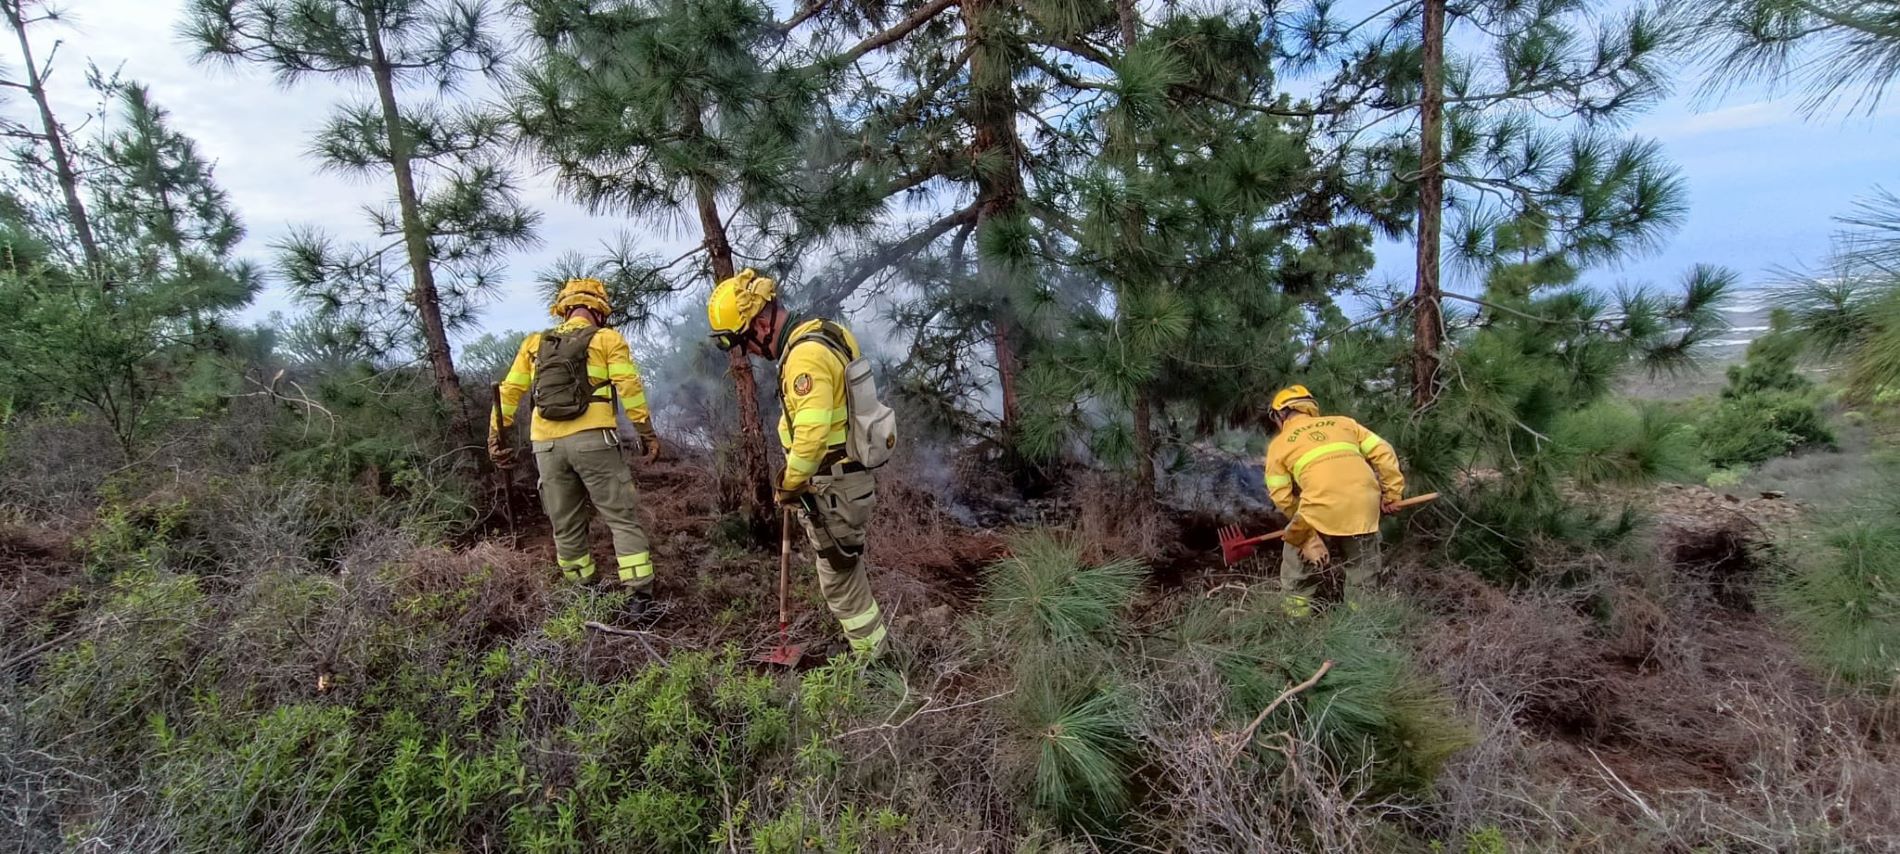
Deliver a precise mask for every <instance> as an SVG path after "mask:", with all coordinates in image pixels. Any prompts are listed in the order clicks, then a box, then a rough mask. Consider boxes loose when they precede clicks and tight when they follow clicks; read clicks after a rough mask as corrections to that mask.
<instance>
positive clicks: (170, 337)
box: [0, 77, 259, 459]
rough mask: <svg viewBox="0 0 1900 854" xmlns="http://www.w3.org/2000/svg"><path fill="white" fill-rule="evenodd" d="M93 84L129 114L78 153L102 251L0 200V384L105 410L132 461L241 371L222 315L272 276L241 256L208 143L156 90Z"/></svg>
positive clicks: (17, 394)
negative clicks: (227, 358) (225, 367)
mask: <svg viewBox="0 0 1900 854" xmlns="http://www.w3.org/2000/svg"><path fill="white" fill-rule="evenodd" d="M94 83H95V85H97V86H99V87H100V88H101V91H102V92H103V93H104V94H107V95H109V96H113V97H114V99H115V103H116V105H117V107H118V110H117V111H116V112H115V113H113V114H109V115H108V116H106V117H105V118H104V121H105V125H104V130H103V131H102V132H101V134H100V136H99V137H98V140H97V143H96V144H95V145H92V146H90V147H86V146H81V147H76V148H69V149H68V152H69V156H71V157H72V158H73V162H74V163H76V164H83V167H84V169H85V171H86V174H87V175H88V180H87V182H86V184H85V185H84V186H85V188H86V190H87V191H88V197H87V198H85V199H82V202H84V206H85V207H86V208H88V209H90V210H92V211H96V212H98V217H97V218H96V219H95V220H93V221H92V224H91V226H90V227H91V228H93V229H95V232H94V233H95V235H96V239H97V241H98V242H97V243H96V245H95V248H96V249H97V251H98V253H99V254H98V257H99V259H100V260H99V261H98V263H87V262H85V261H84V260H83V259H84V257H85V256H84V253H83V251H81V250H79V249H78V247H77V246H76V245H75V244H77V241H78V237H77V234H76V232H75V230H74V229H72V228H70V227H69V226H68V224H67V223H65V222H61V221H51V220H49V218H47V217H44V216H35V215H33V214H32V213H31V212H30V206H29V205H26V204H24V203H22V201H21V200H20V199H19V198H17V197H14V196H8V197H7V198H6V199H5V203H4V204H0V242H3V243H4V247H3V249H4V251H0V257H3V258H4V260H3V261H0V361H4V363H5V364H4V366H3V367H0V386H4V387H5V388H7V389H8V392H9V395H10V396H11V397H12V401H13V403H15V404H17V405H23V406H25V407H28V408H31V407H39V408H44V409H54V410H57V409H60V408H64V407H67V406H71V405H77V406H79V407H81V408H83V409H86V410H89V411H91V412H93V413H94V414H96V415H97V416H99V418H100V420H101V421H103V422H104V423H105V425H106V426H107V427H108V428H109V429H110V430H111V432H112V435H113V437H114V438H115V439H116V440H117V441H118V444H119V447H120V450H121V451H122V452H123V453H124V455H125V456H126V457H127V458H128V459H130V458H131V457H132V456H133V454H134V452H135V450H136V449H137V448H139V447H140V446H141V445H143V444H145V443H147V442H149V441H151V440H152V439H153V438H154V435H155V434H156V433H158V432H159V431H160V430H162V429H163V428H164V426H165V425H166V424H167V423H168V422H169V421H170V419H171V418H172V417H174V416H178V415H182V414H185V413H187V412H189V411H190V410H191V409H192V408H193V407H195V406H197V405H199V403H200V401H199V400H198V399H197V398H196V397H195V396H194V395H193V394H192V393H191V392H192V391H193V388H192V383H193V382H194V381H196V380H201V379H205V378H206V377H207V375H210V378H211V379H213V380H214V381H222V380H223V379H226V378H228V374H226V373H225V372H223V371H221V369H220V368H219V367H218V365H217V362H216V359H215V356H216V355H217V354H218V353H220V352H222V351H225V350H226V349H227V348H228V346H229V344H230V341H229V339H228V336H226V335H225V334H224V332H223V330H221V329H220V328H219V324H218V321H219V320H220V319H221V318H222V317H223V316H224V315H226V314H227V313H228V312H230V311H232V310H235V309H237V308H240V307H242V306H243V305H245V304H246V303H248V302H249V301H250V299H251V297H252V295H253V294H255V292H256V290H257V288H258V285H259V279H258V276H257V274H256V272H255V271H254V270H253V269H251V267H250V266H249V265H248V264H245V263H243V262H240V261H238V260H236V259H235V258H234V257H233V251H234V249H235V247H236V245H237V243H238V241H239V240H240V239H241V238H242V237H243V233H244V232H243V228H242V225H241V224H240V223H239V222H238V219H237V215H236V212H235V211H234V210H233V208H232V207H231V205H230V200H229V198H228V196H227V195H226V193H225V191H224V190H223V188H222V187H220V186H219V185H218V184H217V182H216V178H215V176H214V174H213V170H212V167H211V165H210V164H209V163H208V162H206V161H205V160H204V159H203V158H202V156H200V155H199V154H198V152H197V146H196V144H195V143H194V142H193V141H192V140H191V139H190V138H189V137H186V136H184V135H183V134H181V133H179V132H178V131H176V130H174V129H172V128H171V127H170V126H169V125H168V123H167V121H166V113H165V111H164V110H163V109H162V108H160V107H158V106H157V105H155V104H154V103H152V101H151V98H150V96H149V93H148V90H147V89H146V88H145V87H144V86H142V85H139V84H137V83H126V84H120V83H118V82H117V81H108V80H104V79H101V78H97V77H95V79H94ZM27 168H31V167H27ZM41 169H42V171H44V172H51V169H50V168H48V167H44V166H42V167H41ZM16 177H18V176H16ZM25 177H28V178H30V177H31V176H25ZM16 183H19V184H22V185H27V186H31V185H33V184H35V183H36V182H35V181H33V180H18V181H16ZM62 244H64V245H62ZM103 282H111V283H113V286H112V287H105V286H103V284H102V283H103ZM212 391H214V392H216V391H222V389H212ZM214 400H215V398H214ZM211 405H215V403H213V404H211Z"/></svg>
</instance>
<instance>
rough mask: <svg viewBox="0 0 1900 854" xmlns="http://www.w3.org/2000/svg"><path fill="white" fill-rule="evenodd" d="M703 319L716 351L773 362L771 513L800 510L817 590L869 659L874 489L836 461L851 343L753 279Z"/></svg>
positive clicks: (876, 629)
mask: <svg viewBox="0 0 1900 854" xmlns="http://www.w3.org/2000/svg"><path fill="white" fill-rule="evenodd" d="M706 318H707V320H708V322H709V323H710V324H711V325H712V334H713V341H714V343H716V344H717V345H718V346H719V349H721V350H730V349H732V348H734V347H743V348H744V350H745V352H746V353H748V354H751V355H754V356H759V357H762V358H766V359H773V360H776V361H777V362H778V385H779V398H780V400H781V401H782V402H783V403H784V406H783V410H784V412H783V414H782V415H780V416H779V424H778V437H779V444H780V445H782V446H784V448H785V472H784V474H783V475H782V476H781V477H780V479H779V483H778V501H779V504H781V505H783V506H796V507H800V508H802V509H803V512H802V513H800V517H801V518H802V519H803V524H804V528H805V536H806V538H807V539H809V540H810V541H811V545H812V549H813V550H814V551H816V552H817V553H818V587H819V589H820V590H821V591H823V593H824V596H825V604H826V606H827V607H829V608H830V609H831V614H832V616H833V617H836V618H837V620H838V623H839V625H840V626H842V627H843V628H844V633H845V637H846V638H848V639H849V640H850V642H851V648H852V649H854V650H857V651H858V652H861V653H865V654H867V655H869V656H872V657H876V656H878V655H879V654H881V653H882V652H883V650H884V643H885V635H886V631H885V628H884V619H883V615H882V614H881V613H880V612H879V610H878V606H877V600H876V599H874V598H872V595H871V581H870V577H869V575H868V573H867V572H866V569H865V566H864V529H865V526H866V525H867V524H868V523H869V522H870V521H871V511H872V510H873V509H874V508H875V507H876V506H877V481H876V479H875V478H874V476H873V475H872V474H871V472H870V471H869V470H867V469H866V468H865V467H864V466H863V465H862V464H861V463H859V462H858V461H857V460H853V459H851V457H850V455H849V454H847V453H846V452H845V439H846V430H847V429H848V427H849V414H850V413H849V409H848V407H847V406H846V403H845V389H846V386H845V365H846V362H847V361H848V360H849V359H855V358H857V357H858V354H859V351H858V342H857V339H856V338H854V337H852V335H851V333H850V332H849V331H848V330H846V329H845V328H844V327H843V326H840V325H838V324H837V323H834V322H832V321H829V320H824V319H817V318H814V319H794V318H792V316H791V315H790V313H789V312H787V311H786V310H785V308H784V307H783V306H782V305H780V304H779V301H778V289H777V285H776V284H775V283H774V282H773V281H772V280H771V279H768V278H765V277H764V276H760V275H758V274H757V273H755V272H753V271H752V270H744V271H741V272H740V273H739V274H738V275H736V276H733V277H732V278H729V279H726V280H725V281H723V282H720V283H719V284H718V286H717V287H715V288H713V292H712V298H711V299H710V300H709V301H708V302H707V304H706ZM845 354H848V357H847V356H846V355H845Z"/></svg>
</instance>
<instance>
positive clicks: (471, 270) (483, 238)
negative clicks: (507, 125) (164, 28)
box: [183, 0, 538, 437]
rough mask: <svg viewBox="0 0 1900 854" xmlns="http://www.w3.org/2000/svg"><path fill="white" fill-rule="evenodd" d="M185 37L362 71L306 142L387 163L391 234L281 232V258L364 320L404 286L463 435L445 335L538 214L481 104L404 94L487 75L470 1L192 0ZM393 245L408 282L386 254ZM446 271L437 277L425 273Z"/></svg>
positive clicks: (223, 51)
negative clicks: (363, 99) (335, 236)
mask: <svg viewBox="0 0 1900 854" xmlns="http://www.w3.org/2000/svg"><path fill="white" fill-rule="evenodd" d="M188 15H189V17H188V20H187V23H186V24H185V26H184V29H183V32H184V35H185V37H186V38H187V39H188V40H190V41H191V42H192V43H193V44H194V45H195V46H196V47H197V50H198V55H199V58H200V59H201V60H206V61H212V60H220V61H226V62H239V61H243V62H251V63H256V64H259V65H262V66H264V67H267V68H269V69H271V70H272V71H273V72H274V73H275V74H276V75H277V78H278V80H279V81H280V82H282V83H284V84H286V85H291V84H295V83H297V82H299V81H301V80H303V79H305V78H307V77H309V76H311V75H329V76H334V77H336V78H338V79H342V80H347V81H362V80H365V79H367V80H368V81H369V83H370V84H371V89H372V91H373V93H374V100H373V101H372V102H371V103H368V104H351V105H347V106H344V107H342V108H340V109H338V110H337V112H336V113H335V114H334V115H333V116H332V117H331V120H330V123H329V126H328V127H327V128H326V129H325V130H324V131H323V132H322V133H321V134H320V135H319V138H318V139H317V141H316V145H315V149H316V152H317V154H318V156H319V157H320V158H321V159H322V161H323V163H324V165H325V167H327V168H331V169H336V170H338V171H344V172H370V173H378V174H381V173H386V174H388V175H389V176H390V177H391V178H392V179H393V183H394V190H395V209H394V211H389V212H377V213H375V214H374V216H373V219H374V224H375V226H376V228H377V230H378V233H379V234H380V235H381V236H382V237H385V238H394V241H393V242H392V243H391V244H389V245H381V246H370V247H351V248H345V247H339V246H338V245H337V244H335V243H334V242H332V241H331V240H329V239H328V238H327V237H324V236H323V235H320V234H317V233H315V232H306V233H303V234H301V235H299V236H298V237H297V238H295V239H293V240H291V241H290V242H288V243H287V244H286V245H285V246H283V247H282V249H283V256H284V257H283V259H282V260H281V261H280V267H281V268H282V272H283V273H284V274H285V276H286V277H287V278H288V279H290V281H291V283H292V286H293V287H294V288H297V289H299V290H301V291H303V292H304V293H306V294H307V295H309V296H311V297H313V298H315V299H316V300H317V301H318V302H319V303H320V304H321V305H323V306H326V307H327V308H329V309H331V310H345V311H346V312H347V313H349V314H352V315H354V316H353V317H352V318H351V319H350V320H349V321H347V323H348V324H349V325H354V326H359V327H361V328H363V329H364V330H365V331H367V330H370V329H375V328H378V327H380V326H383V325H384V324H388V323H390V322H392V321H396V320H399V319H400V317H399V314H400V313H399V312H397V311H396V310H394V309H393V308H392V307H390V306H388V305H387V304H385V299H386V295H387V294H389V293H390V292H391V290H392V289H398V288H399V289H400V290H401V291H402V292H406V294H407V299H408V302H409V304H410V308H411V310H413V311H414V312H415V317H414V320H415V322H416V323H417V324H418V325H419V326H420V332H421V339H422V340H421V343H422V350H423V353H424V356H425V358H426V359H427V360H428V363H429V366H430V369H431V371H432V373H433V378H434V384H435V388H436V392H437V394H438V395H440V396H441V398H442V401H443V403H444V404H445V405H446V406H447V407H448V411H449V429H450V432H451V434H452V435H454V436H457V437H467V436H470V435H472V433H471V429H472V428H471V425H470V420H469V411H468V406H467V402H466V400H465V397H464V395H463V392H462V387H461V381H460V380H459V379H458V378H457V376H456V373H455V362H454V359H453V356H452V354H451V351H450V348H449V338H448V336H449V332H450V330H452V329H453V328H454V327H455V326H456V325H457V324H458V323H461V322H466V321H467V319H468V318H469V315H470V312H471V311H472V304H471V299H472V298H473V297H474V296H475V295H476V294H477V293H478V292H479V291H480V290H481V289H482V288H483V287H485V286H487V285H489V284H491V282H492V278H493V275H494V273H495V269H496V263H497V259H498V257H499V255H500V254H501V253H503V252H505V251H506V250H508V249H510V248H514V247H518V246H522V245H525V244H529V243H531V242H533V240H534V236H533V227H534V224H535V222H536V221H537V219H538V216H537V215H536V214H534V213H533V212H531V211H528V210H526V209H525V208H523V207H522V205H521V203H520V201H519V199H518V197H517V195H516V191H515V187H514V185H513V183H512V180H511V178H510V177H509V175H508V172H507V170H506V168H505V167H504V165H503V164H504V163H505V160H504V159H503V158H502V157H501V156H500V154H499V153H498V151H497V147H498V146H499V144H500V143H501V142H502V138H501V136H500V132H499V131H500V126H499V124H498V123H497V122H496V121H495V120H494V119H493V118H491V117H488V116H484V115H481V114H480V113H478V112H475V111H471V110H468V109H462V108H456V107H453V106H451V105H446V104H443V103H440V102H423V103H421V104H410V105H407V106H405V105H404V104H403V102H402V101H401V100H399V95H400V94H401V91H400V90H402V89H404V88H405V87H408V86H412V85H416V84H423V83H428V84H432V85H434V86H435V87H436V88H437V89H438V91H449V90H452V89H453V88H454V87H456V86H457V85H459V84H460V83H461V82H463V80H464V78H466V77H468V76H469V75H471V74H476V75H493V74H495V73H497V71H498V70H499V67H500V63H501V61H502V44H501V42H500V40H499V36H498V34H497V33H496V32H495V29H494V25H493V22H492V21H491V15H490V12H489V10H488V9H487V7H486V6H484V5H483V4H482V3H479V2H475V3H464V2H455V0H193V2H192V3H191V5H190V6H189V10H188ZM398 246H400V247H401V248H402V249H403V251H404V254H405V256H406V262H407V264H406V266H407V274H408V277H409V282H408V284H407V286H406V287H403V286H401V285H400V284H399V282H400V279H401V271H399V270H398V269H396V268H395V266H394V265H392V264H390V263H388V262H387V261H386V259H385V255H386V254H387V253H388V252H389V251H391V250H393V249H395V248H396V247H398ZM444 271H446V272H447V273H448V274H449V275H448V279H449V280H448V282H447V283H446V284H447V287H443V286H442V285H443V283H442V282H438V280H437V274H438V273H439V272H444Z"/></svg>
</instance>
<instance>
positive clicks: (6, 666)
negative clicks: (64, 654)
mask: <svg viewBox="0 0 1900 854" xmlns="http://www.w3.org/2000/svg"><path fill="white" fill-rule="evenodd" d="M90 628H92V627H91V626H81V627H79V628H76V629H73V630H72V631H69V632H67V633H65V634H63V635H60V636H59V637H56V638H53V639H52V640H49V641H47V642H45V643H43V644H39V645H38V646H35V647H33V648H32V649H29V650H27V651H25V652H23V653H20V654H19V655H16V656H14V657H12V658H9V659H7V660H6V662H5V663H0V671H5V670H11V669H13V666H14V665H16V664H20V663H23V662H25V661H26V660H27V659H30V658H32V657H33V656H36V655H39V654H40V653H42V652H45V651H47V650H49V649H52V648H53V647H56V646H59V645H60V644H62V643H65V642H67V641H69V640H72V639H73V638H74V637H76V636H78V635H79V633H81V632H84V631H87V630H88V629H90Z"/></svg>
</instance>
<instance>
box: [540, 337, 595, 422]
mask: <svg viewBox="0 0 1900 854" xmlns="http://www.w3.org/2000/svg"><path fill="white" fill-rule="evenodd" d="M599 331H600V327H598V326H591V325H590V326H582V327H581V328H579V329H572V330H568V331H565V332H563V331H561V330H560V329H550V330H548V331H546V332H543V333H541V350H540V351H539V352H537V353H535V354H534V390H533V394H534V410H535V412H536V413H537V414H539V415H540V416H541V417H542V418H546V419H547V420H549V421H572V420H574V419H576V418H579V417H581V416H582V415H586V414H587V407H589V406H591V405H593V404H594V402H595V401H597V400H599V398H597V397H595V396H594V390H595V389H598V388H600V387H601V386H604V385H606V384H607V381H606V380H599V381H595V380H594V379H593V378H592V377H589V376H588V375H587V345H588V344H590V343H592V342H593V340H594V333H596V332H599Z"/></svg>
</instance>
